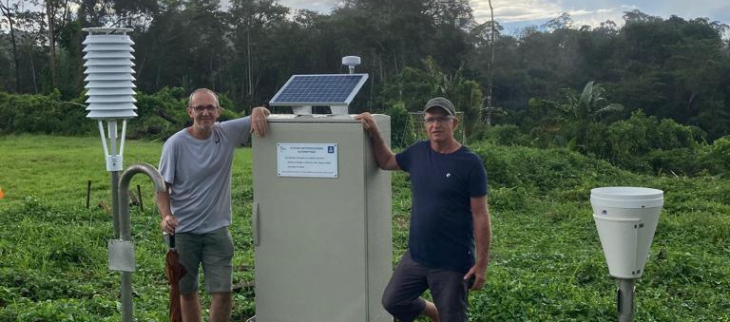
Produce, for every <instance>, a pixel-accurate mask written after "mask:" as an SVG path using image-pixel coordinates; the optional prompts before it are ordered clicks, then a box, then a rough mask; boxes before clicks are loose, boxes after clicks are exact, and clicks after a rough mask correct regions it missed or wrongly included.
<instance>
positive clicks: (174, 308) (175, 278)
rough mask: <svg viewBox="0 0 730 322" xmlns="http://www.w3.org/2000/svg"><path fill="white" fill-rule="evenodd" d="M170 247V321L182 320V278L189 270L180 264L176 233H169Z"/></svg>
mask: <svg viewBox="0 0 730 322" xmlns="http://www.w3.org/2000/svg"><path fill="white" fill-rule="evenodd" d="M168 236H169V238H168V239H169V242H170V248H169V249H168V250H167V255H166V256H165V276H167V282H169V283H170V322H182V311H181V310H180V286H179V283H178V282H180V279H181V278H182V277H183V275H185V273H186V272H187V271H186V270H185V267H184V266H182V264H180V255H178V254H177V250H176V249H175V235H174V234H173V235H168Z"/></svg>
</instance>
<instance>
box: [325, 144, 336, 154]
mask: <svg viewBox="0 0 730 322" xmlns="http://www.w3.org/2000/svg"><path fill="white" fill-rule="evenodd" d="M327 153H335V147H334V145H330V146H328V147H327Z"/></svg>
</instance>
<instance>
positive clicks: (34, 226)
mask: <svg viewBox="0 0 730 322" xmlns="http://www.w3.org/2000/svg"><path fill="white" fill-rule="evenodd" d="M161 146H162V144H161V142H138V141H129V142H127V148H126V151H125V160H124V161H125V165H131V164H133V163H137V162H147V163H151V164H153V165H156V164H157V161H158V158H159V153H160V150H161ZM472 148H473V150H474V151H475V152H476V153H477V154H479V155H480V156H482V158H483V159H484V161H485V164H486V168H487V173H488V175H489V178H490V179H489V180H490V182H489V183H490V195H489V200H490V210H491V214H492V223H493V230H494V236H493V240H494V243H493V249H492V256H491V264H490V267H489V269H488V277H487V284H486V286H485V289H484V290H482V291H481V292H478V293H472V294H471V295H470V317H471V320H472V321H615V320H616V316H617V313H616V306H615V291H616V283H615V282H614V280H613V279H612V278H611V277H610V276H609V275H608V269H607V267H606V265H605V260H604V257H603V253H602V250H601V246H600V243H599V241H598V236H597V233H596V230H595V226H594V224H593V219H592V216H591V208H590V204H589V203H588V198H589V195H590V189H591V188H594V187H599V186H609V185H632V186H645V187H652V188H658V189H662V190H664V191H665V207H664V211H663V213H662V217H661V220H660V223H659V227H658V228H657V233H656V236H655V240H654V244H653V246H652V252H651V256H650V260H649V263H648V264H647V266H646V268H645V274H644V277H643V278H642V279H641V280H639V281H638V283H637V291H636V297H637V298H636V315H635V319H636V321H730V206H728V205H729V204H730V194H729V193H728V192H730V181H728V180H727V179H719V178H713V177H698V178H686V177H675V176H671V177H669V176H663V177H651V176H645V175H638V174H634V173H630V172H627V171H623V170H621V169H617V168H614V167H612V166H610V165H609V164H607V163H605V162H602V161H598V160H595V159H592V158H588V157H584V156H581V155H578V154H575V153H572V152H569V151H566V150H536V149H529V148H518V147H501V146H494V145H487V144H476V145H473V146H472ZM0 167H1V168H0V188H2V189H3V191H4V192H5V198H4V199H2V200H0V321H118V320H119V319H120V315H119V311H118V307H119V294H118V293H119V277H118V274H117V273H114V272H110V271H109V270H108V269H107V267H106V265H107V258H106V256H107V253H106V241H107V239H109V238H111V235H112V226H111V215H110V213H109V211H108V210H106V209H104V206H103V205H102V206H100V203H107V204H108V203H110V202H109V199H110V197H109V186H110V183H109V181H110V180H109V174H108V173H107V172H106V171H105V166H104V163H103V156H102V151H101V144H100V142H99V139H98V138H96V137H89V138H79V137H57V136H4V137H0ZM250 171H251V169H250V150H249V149H246V148H242V149H239V150H238V152H237V154H236V159H235V161H234V174H233V175H234V181H233V182H234V183H233V200H234V223H233V226H232V228H231V230H232V234H233V236H234V240H235V243H236V256H235V258H234V268H235V269H234V284H235V285H236V286H237V289H236V292H235V293H234V294H235V295H234V300H235V305H234V313H233V319H232V320H233V321H243V320H245V319H246V318H248V317H249V316H251V315H252V314H254V312H255V308H254V302H253V299H254V293H253V287H252V286H251V285H253V282H254V281H253V267H254V263H253V250H252V247H251V233H250V231H251V228H250V217H249V214H250V204H251V199H252V196H253V194H252V190H251V176H250ZM89 180H90V181H91V182H92V194H91V205H92V206H91V208H90V209H87V208H86V188H87V182H88V181H89ZM137 184H139V185H140V186H141V189H142V192H143V195H144V206H145V210H144V211H141V210H140V209H138V208H132V213H131V215H132V220H133V227H132V232H133V239H134V241H135V248H136V261H137V271H136V272H135V274H134V277H133V279H134V290H135V294H136V296H135V299H134V303H135V317H136V319H137V320H138V321H163V320H165V319H166V316H167V289H168V287H167V284H166V281H165V277H164V274H163V260H164V254H165V251H166V249H165V246H164V244H163V243H162V237H161V234H160V232H159V227H158V214H157V211H156V210H155V209H154V204H153V189H152V185H151V183H150V182H149V180H148V179H147V178H145V177H144V176H142V175H138V176H136V177H135V179H134V180H133V182H132V187H135V186H136V185H137ZM409 209H410V192H409V186H408V182H407V176H406V175H405V174H403V173H396V174H395V175H394V176H393V229H394V231H393V236H394V241H393V242H394V249H395V253H394V260H396V259H397V258H398V256H399V255H400V254H401V253H402V252H403V251H404V248H405V245H406V241H407V227H408V221H409ZM206 301H207V299H206ZM347 322H349V321H347Z"/></svg>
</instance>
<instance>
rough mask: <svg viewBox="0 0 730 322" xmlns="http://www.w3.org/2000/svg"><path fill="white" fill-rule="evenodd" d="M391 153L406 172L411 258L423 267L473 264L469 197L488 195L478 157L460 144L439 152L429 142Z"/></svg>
mask: <svg viewBox="0 0 730 322" xmlns="http://www.w3.org/2000/svg"><path fill="white" fill-rule="evenodd" d="M395 157H396V161H397V162H398V166H399V167H400V168H401V169H403V170H404V171H407V172H408V173H409V174H410V176H411V195H412V196H411V198H412V200H413V206H412V208H411V229H410V236H409V238H408V249H409V251H410V254H411V257H412V258H413V260H415V261H416V262H418V263H420V264H422V265H425V266H427V267H433V268H442V269H449V270H454V271H458V272H462V273H466V272H467V271H468V270H469V269H470V268H471V267H472V266H474V222H473V220H472V213H471V200H470V198H471V197H482V196H485V195H486V194H487V174H486V171H484V164H483V163H482V160H481V159H480V158H479V156H477V155H476V154H474V153H473V152H471V151H470V150H469V149H468V148H467V147H465V146H462V147H461V148H459V149H458V150H456V151H455V152H452V153H448V154H442V153H438V152H436V151H434V150H432V149H431V145H430V143H429V142H428V141H421V142H418V143H416V144H414V145H411V146H410V147H408V148H407V149H406V150H404V151H403V152H401V153H398V154H397V155H396V156H395Z"/></svg>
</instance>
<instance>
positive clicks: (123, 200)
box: [117, 163, 165, 322]
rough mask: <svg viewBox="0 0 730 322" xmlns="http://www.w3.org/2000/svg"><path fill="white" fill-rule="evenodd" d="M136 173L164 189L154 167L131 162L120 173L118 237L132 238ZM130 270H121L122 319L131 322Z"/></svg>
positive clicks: (163, 184) (160, 176)
mask: <svg viewBox="0 0 730 322" xmlns="http://www.w3.org/2000/svg"><path fill="white" fill-rule="evenodd" d="M137 173H144V174H146V175H147V176H148V177H150V179H152V182H153V183H154V184H155V191H157V192H162V191H165V180H164V179H163V178H162V175H161V174H160V173H159V172H158V171H157V169H155V167H153V166H151V165H149V164H146V163H139V164H133V165H131V166H130V167H129V168H127V169H126V170H124V172H123V173H122V177H121V179H120V182H119V187H118V189H117V191H118V193H117V195H118V201H119V202H118V204H119V208H118V209H119V237H120V239H122V240H129V241H131V240H132V219H131V218H130V216H129V182H130V181H131V180H132V177H133V176H134V175H135V174H137ZM132 296H133V294H132V272H122V321H123V322H132V312H133V307H132Z"/></svg>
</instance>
